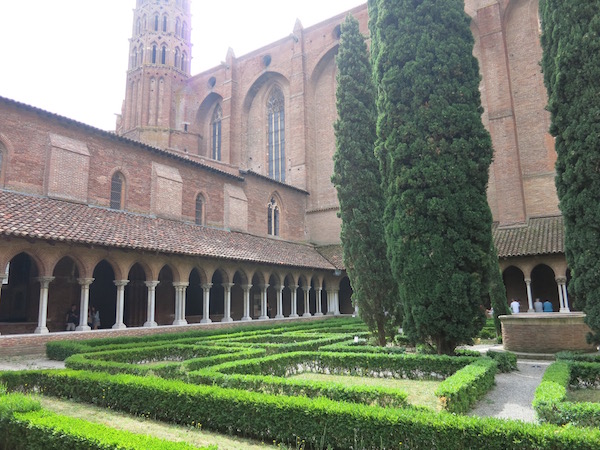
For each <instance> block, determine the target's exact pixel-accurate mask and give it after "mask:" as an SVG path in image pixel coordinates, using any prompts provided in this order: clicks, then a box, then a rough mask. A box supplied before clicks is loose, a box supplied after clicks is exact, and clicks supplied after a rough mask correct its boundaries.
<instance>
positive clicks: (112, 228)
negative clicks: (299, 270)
mask: <svg viewBox="0 0 600 450" xmlns="http://www.w3.org/2000/svg"><path fill="white" fill-rule="evenodd" d="M0 235H5V236H18V237H27V238H36V239H44V240H50V241H61V242H70V243H79V244H88V245H101V246H106V247H113V248H126V249H133V250H148V251H157V252H162V253H167V254H183V255H189V256H202V257H209V258H220V259H228V260H234V261H248V262H255V263H264V264H273V265H281V266H290V267H309V268H314V269H326V270H332V269H334V267H333V266H332V264H331V263H330V262H329V261H328V260H327V259H326V258H324V257H323V256H322V255H321V254H320V253H319V252H317V251H316V250H315V248H314V247H313V246H311V245H305V244H301V243H292V242H287V241H282V240H277V239H272V238H266V237H259V236H253V235H250V234H245V233H239V232H229V231H225V230H218V229H213V228H208V227H201V226H197V225H194V224H190V223H185V222H180V221H176V220H167V219H161V218H155V217H151V216H145V215H139V214H132V213H128V212H124V211H114V210H110V209H107V208H101V207H94V206H88V205H84V204H79V203H70V202H65V201H60V200H54V199H50V198H47V197H40V196H34V195H25V194H18V193H14V192H8V191H0Z"/></svg>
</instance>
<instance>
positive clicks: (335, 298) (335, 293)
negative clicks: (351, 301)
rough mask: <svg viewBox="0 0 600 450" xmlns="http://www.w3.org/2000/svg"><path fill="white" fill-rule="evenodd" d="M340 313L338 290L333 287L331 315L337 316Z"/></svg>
mask: <svg viewBox="0 0 600 450" xmlns="http://www.w3.org/2000/svg"><path fill="white" fill-rule="evenodd" d="M341 314H342V313H341V312H340V290H339V289H335V290H334V291H333V315H334V316H339V315H341Z"/></svg>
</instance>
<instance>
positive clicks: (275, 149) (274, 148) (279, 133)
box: [267, 86, 286, 182]
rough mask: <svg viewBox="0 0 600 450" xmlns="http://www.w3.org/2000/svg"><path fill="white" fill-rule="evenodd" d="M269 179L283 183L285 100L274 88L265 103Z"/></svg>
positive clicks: (276, 87)
mask: <svg viewBox="0 0 600 450" xmlns="http://www.w3.org/2000/svg"><path fill="white" fill-rule="evenodd" d="M267 119H268V121H267V134H268V161H269V178H272V179H274V180H277V181H281V182H285V171H286V168H285V100H284V97H283V92H282V91H281V89H280V88H279V87H278V86H275V87H274V88H273V90H272V91H271V94H270V95H269V99H268V101H267Z"/></svg>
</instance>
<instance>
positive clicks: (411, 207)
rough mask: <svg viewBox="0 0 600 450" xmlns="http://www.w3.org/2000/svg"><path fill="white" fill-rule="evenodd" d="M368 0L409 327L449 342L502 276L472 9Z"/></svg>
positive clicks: (463, 337) (396, 256)
mask: <svg viewBox="0 0 600 450" xmlns="http://www.w3.org/2000/svg"><path fill="white" fill-rule="evenodd" d="M371 5H372V6H375V8H372V9H371V10H370V16H371V19H370V27H371V37H372V49H373V54H372V57H373V64H374V77H375V81H376V83H377V86H378V89H379V93H378V98H377V107H378V113H379V116H378V122H377V134H378V140H377V147H376V154H377V155H378V157H379V159H380V167H381V171H382V177H383V186H384V189H385V198H386V209H385V223H386V225H385V226H386V236H387V243H388V256H389V258H390V260H391V264H392V269H393V273H394V275H395V277H396V279H397V280H398V282H399V286H400V297H401V300H402V303H403V307H404V308H403V309H404V311H403V312H404V331H405V333H406V334H408V336H409V337H410V338H411V339H413V340H415V341H416V342H426V343H430V344H432V345H433V346H435V347H436V349H437V352H438V353H451V352H452V351H453V350H454V348H455V347H456V346H457V345H458V344H460V343H463V342H468V341H470V340H471V338H473V337H475V336H476V335H477V333H478V331H479V330H480V329H481V327H482V326H483V323H484V320H485V314H484V308H483V305H484V304H486V303H487V302H488V301H489V298H490V288H491V287H492V284H491V281H492V279H494V280H497V277H498V262H497V260H496V259H495V258H494V252H493V251H491V249H492V248H493V244H492V234H491V224H492V217H491V212H490V209H489V206H488V203H487V197H486V187H487V182H488V170H489V165H490V163H491V161H492V155H493V150H492V145H491V139H490V137H489V134H488V132H487V131H486V130H485V128H484V127H483V124H482V122H481V113H482V107H481V100H480V94H479V68H478V64H477V60H476V59H475V58H474V57H473V45H474V41H473V36H472V34H471V30H470V28H469V18H468V16H467V15H466V14H465V12H464V3H463V0H371ZM495 291H497V289H496V290H495Z"/></svg>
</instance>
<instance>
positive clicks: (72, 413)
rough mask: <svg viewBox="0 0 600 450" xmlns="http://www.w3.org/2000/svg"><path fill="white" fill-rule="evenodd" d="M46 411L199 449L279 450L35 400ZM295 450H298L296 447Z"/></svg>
mask: <svg viewBox="0 0 600 450" xmlns="http://www.w3.org/2000/svg"><path fill="white" fill-rule="evenodd" d="M35 398H36V400H39V402H40V403H41V405H42V407H43V408H44V409H47V410H50V411H53V412H55V413H57V414H62V415H64V416H69V417H76V418H79V419H84V420H87V421H88V422H94V423H100V424H103V425H106V426H108V427H111V428H115V429H118V430H125V431H129V432H131V433H137V434H146V435H150V436H154V437H156V438H159V439H164V440H167V441H172V442H177V441H183V442H187V443H188V444H192V445H195V446H197V447H205V446H209V445H216V446H217V447H218V449H219V450H259V449H260V450H264V449H273V448H286V447H285V446H280V447H277V446H275V445H273V443H270V444H267V443H260V442H256V441H252V440H248V439H241V438H236V437H234V436H225V435H222V434H218V433H213V432H210V431H206V430H203V429H202V426H201V425H200V427H196V428H192V427H185V426H181V425H175V424H168V423H165V422H158V421H155V420H152V419H147V418H145V417H136V416H131V415H128V414H125V413H121V412H118V411H112V410H109V409H105V408H100V407H97V406H93V405H88V404H84V403H76V402H73V401H68V400H59V399H56V398H52V397H44V396H36V397H35ZM294 448H295V446H294Z"/></svg>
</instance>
